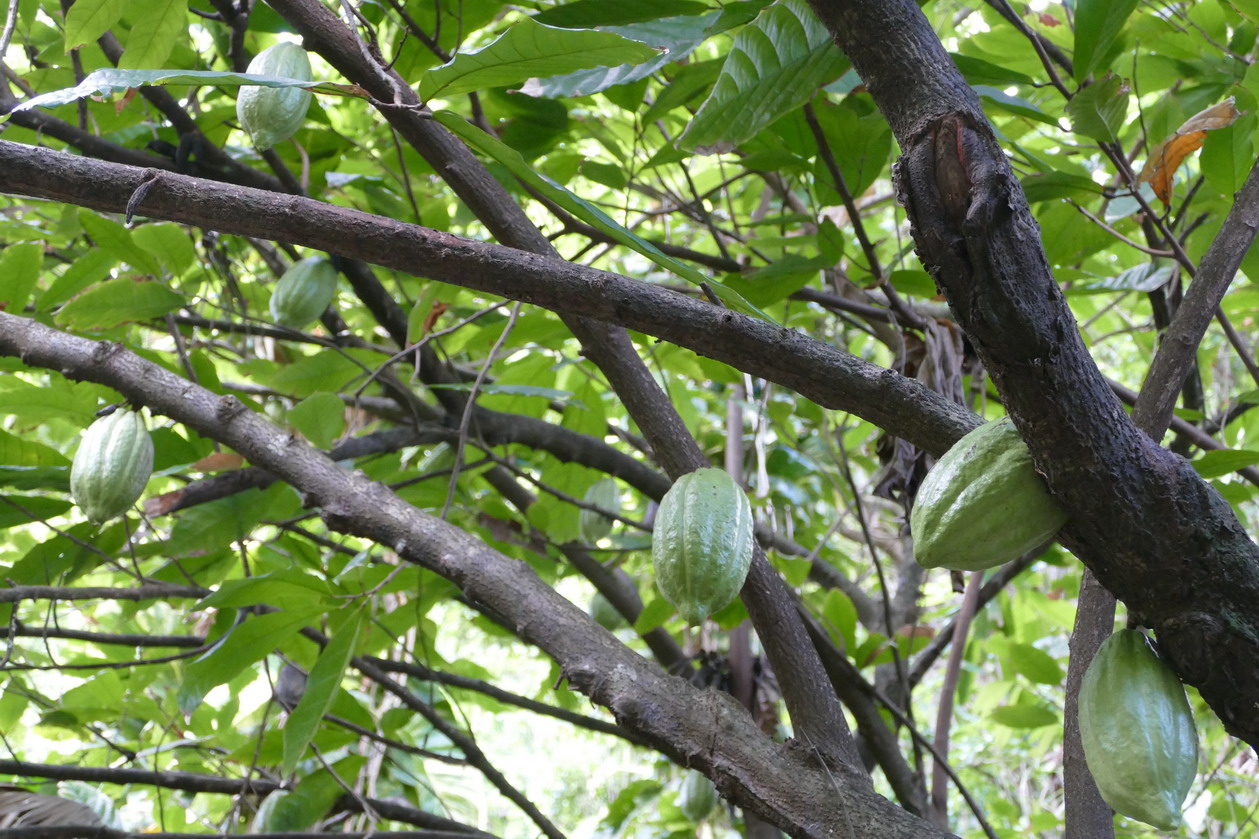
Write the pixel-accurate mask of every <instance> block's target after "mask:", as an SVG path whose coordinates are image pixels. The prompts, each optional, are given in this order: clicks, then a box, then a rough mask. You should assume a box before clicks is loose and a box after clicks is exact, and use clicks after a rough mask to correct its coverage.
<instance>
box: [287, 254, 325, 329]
mask: <svg viewBox="0 0 1259 839" xmlns="http://www.w3.org/2000/svg"><path fill="white" fill-rule="evenodd" d="M336 294H337V269H336V268H334V267H332V263H331V262H329V261H328V260H326V259H324V258H323V257H321V256H308V257H306V258H305V259H299V260H298V261H297V262H294V263H293V264H292V265H291V266H290V267H289V269H288V270H287V271H285V272H284V276H282V277H280V279H279V281H278V282H276V284H275V290H274V291H272V292H271V317H272V318H273V319H274V320H275V322H276V323H278V324H280V325H281V326H287V327H290V328H292V329H301V328H302V327H303V326H306V325H307V324H308V323H310V322H311V321H313V320H314V319H315V318H317V317H319V316H320V315H322V314H323V312H324V309H327V308H328V305H329V304H330V303H332V298H333V297H335V296H336Z"/></svg>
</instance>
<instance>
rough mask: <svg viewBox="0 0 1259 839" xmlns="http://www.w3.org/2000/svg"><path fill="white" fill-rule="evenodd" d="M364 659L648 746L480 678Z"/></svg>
mask: <svg viewBox="0 0 1259 839" xmlns="http://www.w3.org/2000/svg"><path fill="white" fill-rule="evenodd" d="M364 660H366V661H368V662H370V663H371V664H373V665H375V666H376V667H379V668H380V669H381V670H383V671H385V672H387V673H405V674H406V675H408V676H411V677H412V678H415V679H419V680H420V681H422V682H437V683H438V684H442V685H448V686H450V687H453V688H462V689H463V690H471V691H475V692H477V693H480V694H483V695H485V696H488V697H490V698H492V699H497V700H498V701H499V702H502V703H503V704H504V705H514V706H515V707H517V708H523V709H525V710H526V711H532V712H534V713H535V714H541V715H543V716H546V717H554V718H555V719H557V720H563V721H564V722H567V723H571V724H572V725H575V726H578V727H579V728H585V729H588V730H590V731H597V732H599V733H600V734H610V735H612V736H613V737H619V738H621V739H622V740H626V741H628V742H630V743H633V744H634V745H636V746H646V747H649V748H650V744H649V743H648V742H647V741H646V740H644V739H643V738H642V737H639V736H638V735H637V734H634V733H633V732H632V731H628V730H626V729H624V728H622V727H621V726H619V725H616V724H615V723H610V722H605V721H604V720H600V719H596V718H594V717H588V716H585V715H584V714H578V713H575V712H573V711H569V710H567V709H565V708H560V707H557V706H555V705H548V704H546V703H545V702H539V701H537V700H536V699H529V698H528V697H524V696H520V695H519V694H515V693H511V692H510V691H506V690H503V689H502V688H500V687H498V686H497V685H492V684H490V683H489V682H486V681H482V680H481V679H473V678H472V677H470V676H460V675H458V674H457V673H446V672H443V671H441V670H434V669H432V668H431V667H425V666H424V665H422V664H412V663H409V662H405V661H390V660H389V659H384V658H377V657H375V656H365V657H364Z"/></svg>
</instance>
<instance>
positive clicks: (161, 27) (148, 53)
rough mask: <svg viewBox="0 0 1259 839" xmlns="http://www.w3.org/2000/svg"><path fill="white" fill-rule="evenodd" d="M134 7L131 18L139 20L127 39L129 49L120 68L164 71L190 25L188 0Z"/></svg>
mask: <svg viewBox="0 0 1259 839" xmlns="http://www.w3.org/2000/svg"><path fill="white" fill-rule="evenodd" d="M139 6H140V4H137V3H135V2H134V0H133V2H132V3H131V7H132V8H131V14H130V15H128V17H129V18H131V17H134V18H137V20H136V22H135V25H134V26H132V27H131V33H130V34H129V35H128V36H127V49H126V50H125V51H124V52H123V54H122V60H121V61H120V62H118V66H119V67H121V68H123V69H128V70H130V69H136V68H141V67H160V66H161V65H162V64H164V63H165V62H166V59H168V58H170V54H171V51H172V50H174V48H175V45H176V44H177V43H179V41H180V39H181V36H182V35H183V34H184V32H185V26H186V25H187V22H188V20H187V19H188V0H147V2H145V3H144V4H143V8H139Z"/></svg>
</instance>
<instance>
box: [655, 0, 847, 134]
mask: <svg viewBox="0 0 1259 839" xmlns="http://www.w3.org/2000/svg"><path fill="white" fill-rule="evenodd" d="M847 68H848V59H847V58H845V57H844V55H843V53H841V52H840V51H839V50H838V48H836V46H835V43H834V41H832V40H831V35H830V33H829V32H828V31H827V30H826V27H825V26H823V25H822V23H821V21H819V20H818V19H817V17H816V16H815V15H814V14H813V11H812V10H811V9H810V8H809V6H808V4H807V3H806V2H805V1H804V0H779V2H777V3H775V4H774V5H772V6H770V7H769V8H768V9H766V10H765V11H763V12H762V13H761V14H760V15H759V16H758V17H757V18H756V20H755V21H753V22H752V23H751V24H749V25H748V26H746V27H744V28H743V29H742V30H741V31H740V32H739V34H738V36H736V37H735V39H734V44H733V46H731V48H730V53H729V54H728V55H727V56H726V63H725V65H724V66H723V67H722V69H721V76H720V77H718V79H717V84H716V85H714V87H713V90H712V93H711V94H709V96H708V99H707V100H705V102H704V104H703V105H701V106H700V109H699V112H698V113H696V114H695V118H694V119H693V120H691V123H690V125H688V126H687V128H686V131H685V132H684V133H683V134H682V137H681V138H680V139H679V141H678V143H679V145H680V146H681V147H682V148H686V149H693V150H695V151H698V152H700V153H701V154H711V153H714V152H724V151H730V150H732V149H733V148H734V147H735V146H737V145H738V144H739V143H742V142H743V141H745V140H748V139H750V138H751V137H753V136H755V135H756V134H757V133H758V132H760V131H761V129H763V128H765V127H766V126H768V125H769V124H770V123H772V122H774V121H775V120H777V119H778V118H779V117H781V116H784V115H786V114H788V113H791V112H793V111H795V110H797V109H798V108H799V107H800V106H801V105H803V104H804V103H805V102H808V101H809V100H810V99H812V98H813V95H814V94H815V93H816V92H817V90H818V88H820V87H822V86H823V85H825V84H828V83H829V82H831V81H834V80H835V79H837V78H839V77H840V76H841V75H842V74H843V72H844V70H846V69H847Z"/></svg>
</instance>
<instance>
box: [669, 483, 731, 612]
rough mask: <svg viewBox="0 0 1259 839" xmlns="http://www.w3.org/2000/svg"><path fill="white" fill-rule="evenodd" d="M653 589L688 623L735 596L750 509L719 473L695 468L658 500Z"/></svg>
mask: <svg viewBox="0 0 1259 839" xmlns="http://www.w3.org/2000/svg"><path fill="white" fill-rule="evenodd" d="M651 561H652V566H653V567H654V568H655V570H656V585H657V587H659V589H660V593H661V594H663V595H664V597H665V599H666V600H668V601H669V602H670V603H672V604H673V605H674V606H675V607H676V608H677V610H678V613H679V614H681V615H682V618H683V619H684V620H686V621H687V622H688V623H692V624H697V623H702V622H703V620H704V619H705V618H707V617H708V616H709V615H711V614H712V613H713V612H716V611H719V610H720V609H723V608H725V607H726V606H728V605H729V604H730V602H731V601H733V600H734V599H735V598H736V597H738V596H739V591H740V590H741V589H742V588H743V581H744V580H746V579H747V576H748V568H749V567H751V565H752V505H751V504H749V503H748V497H747V495H745V494H744V492H743V489H742V488H741V487H740V486H739V485H738V484H737V483H735V480H734V478H732V477H730V475H729V474H728V473H727V472H726V471H725V470H723V469H697V470H696V471H694V472H691V473H690V474H687V475H683V476H682V477H680V478H678V479H677V481H675V482H674V484H673V486H672V487H670V489H669V491H668V492H667V493H665V496H664V498H663V499H661V501H660V509H659V510H658V511H657V512H656V525H655V528H654V532H653V533H652V537H651Z"/></svg>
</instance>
